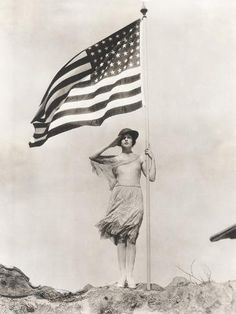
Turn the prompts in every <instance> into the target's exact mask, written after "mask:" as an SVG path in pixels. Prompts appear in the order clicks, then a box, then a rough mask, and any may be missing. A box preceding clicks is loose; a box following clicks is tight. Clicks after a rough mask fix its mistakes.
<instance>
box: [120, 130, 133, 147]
mask: <svg viewBox="0 0 236 314" xmlns="http://www.w3.org/2000/svg"><path fill="white" fill-rule="evenodd" d="M127 134H128V135H129V136H130V137H131V138H132V146H134V145H135V144H136V138H135V137H134V136H133V135H132V134H131V133H129V132H127V133H125V134H122V136H121V138H120V140H119V142H118V146H121V141H122V140H123V138H124V137H125V135H127Z"/></svg>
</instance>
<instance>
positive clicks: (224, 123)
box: [0, 0, 236, 291]
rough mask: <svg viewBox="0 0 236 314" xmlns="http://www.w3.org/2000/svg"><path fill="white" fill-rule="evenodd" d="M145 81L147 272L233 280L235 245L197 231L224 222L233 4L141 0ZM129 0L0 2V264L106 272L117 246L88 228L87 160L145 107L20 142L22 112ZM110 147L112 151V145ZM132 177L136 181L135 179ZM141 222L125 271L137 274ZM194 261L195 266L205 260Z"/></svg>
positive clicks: (104, 191) (235, 23)
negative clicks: (130, 268) (149, 168)
mask: <svg viewBox="0 0 236 314" xmlns="http://www.w3.org/2000/svg"><path fill="white" fill-rule="evenodd" d="M148 6H149V12H148V16H149V18H148V51H149V58H148V78H149V90H148V94H149V105H150V128H151V132H150V133H151V134H150V137H151V145H152V150H153V152H154V154H155V155H156V158H157V167H158V172H157V181H156V182H155V183H152V186H151V211H152V214H151V227H152V281H153V282H156V283H158V284H160V285H163V286H165V285H167V284H168V283H169V282H170V281H171V280H172V278H173V277H174V276H179V275H183V274H182V273H181V272H180V271H179V270H178V268H177V266H180V267H182V268H183V269H184V270H186V271H190V265H191V264H192V262H193V261H194V260H195V263H194V266H193V271H194V274H195V275H196V276H197V277H202V278H203V279H204V278H206V276H205V274H204V269H205V268H206V267H209V269H210V270H211V273H212V279H213V280H215V281H227V280H229V279H236V249H235V247H236V240H235V241H234V240H223V241H219V242H216V243H211V242H210V241H209V237H210V236H211V235H212V234H215V233H216V232H218V231H221V230H222V229H224V228H226V227H228V226H230V225H232V224H235V223H236V217H235V216H236V215H235V208H236V198H235V187H236V176H235V174H236V171H235V170H236V144H235V135H236V130H235V121H236V119H235V118H236V106H235V102H236V88H235V77H236V57H235V56H236V4H235V1H233V0H232V1H230V0H228V1H225V0H216V1H209V0H199V1H197V0H178V1H177V0H159V1H149V2H148ZM140 7H141V2H140V1H137V0H136V1H134V0H119V1H118V0H117V1H115V0H113V1H111V0H99V1H95V0H90V1H78V0H67V1H65V0H64V1H62V0H51V1H46V0H21V1H17V0H15V1H14V0H5V1H3V2H2V3H1V4H0V39H1V47H0V49H1V58H0V84H1V102H0V106H1V108H0V110H1V115H0V145H1V152H0V172H1V173H0V183H1V188H0V193H1V195H0V204H1V205H0V211H1V219H0V252H1V253H0V263H2V264H4V265H6V266H17V267H19V268H20V269H21V270H22V271H24V272H25V273H26V274H27V275H28V276H29V277H30V279H31V282H32V283H33V284H35V285H36V284H41V285H50V286H53V287H55V288H64V289H70V290H72V291H74V290H78V289H80V288H81V287H82V286H83V285H84V284H86V283H91V284H93V285H104V284H105V283H111V282H114V281H115V280H116V279H117V276H118V267H117V261H116V248H115V246H114V245H113V244H112V242H110V241H109V240H100V239H99V234H98V231H97V229H96V228H95V227H94V225H95V223H96V222H97V221H98V220H99V219H100V218H101V217H102V216H103V215H104V212H105V210H106V206H107V200H108V197H109V190H108V187H107V183H106V182H105V180H103V179H101V178H98V177H96V176H95V175H94V174H92V172H91V167H90V164H89V160H88V156H89V155H90V154H92V153H93V152H94V151H96V150H97V149H99V148H100V146H104V145H106V144H107V143H108V142H109V141H111V140H113V139H114V137H115V136H116V135H117V133H118V132H119V131H120V129H122V128H124V127H130V128H134V129H137V130H138V131H139V132H140V137H139V140H138V141H137V144H136V146H135V152H137V153H141V152H142V151H143V149H144V111H143V109H142V110H138V111H136V112H134V113H131V114H127V115H123V116H117V117H113V118H111V119H108V120H106V121H105V122H104V124H103V125H102V126H101V127H99V128H98V127H83V128H80V129H75V130H73V131H70V132H67V133H65V134H61V135H59V136H57V137H55V138H52V139H50V140H49V141H48V142H47V143H45V145H43V146H42V147H39V148H32V149H30V148H29V147H28V141H29V139H30V137H31V136H32V134H33V127H32V125H30V121H31V119H32V118H33V116H34V115H35V113H36V111H37V110H38V105H39V103H40V101H41V98H42V96H43V94H44V92H45V91H46V88H47V86H48V84H49V83H50V80H51V79H52V77H53V76H54V75H55V73H56V72H57V71H58V70H59V68H61V67H62V66H63V65H64V64H65V63H66V62H67V61H68V60H69V59H70V58H71V57H73V56H74V55H75V54H77V53H78V52H80V51H81V50H82V49H85V48H87V47H88V46H90V45H91V44H94V43H95V42H97V41H99V40H101V39H102V38H104V37H106V36H108V35H109V34H111V33H113V32H115V31H117V30H118V29H119V28H122V27H124V26H125V25H127V24H129V23H130V22H132V21H133V20H135V19H137V18H139V17H140V13H139V10H140ZM118 151H119V150H118V149H115V150H114V151H113V152H115V153H116V152H117V153H118ZM144 183H145V182H144V180H143V181H142V184H143V186H145V184H144ZM145 243H146V242H145V221H144V223H143V225H142V228H141V233H140V237H139V239H138V243H137V247H138V250H137V260H136V266H135V276H136V279H137V281H138V282H145V280H146V270H145V269H146V255H145V245H146V244H145ZM206 265H207V266H206Z"/></svg>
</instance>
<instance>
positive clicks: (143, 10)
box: [140, 7, 148, 17]
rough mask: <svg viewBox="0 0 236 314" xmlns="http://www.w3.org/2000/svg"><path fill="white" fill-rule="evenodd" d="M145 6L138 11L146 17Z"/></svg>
mask: <svg viewBox="0 0 236 314" xmlns="http://www.w3.org/2000/svg"><path fill="white" fill-rule="evenodd" d="M147 11H148V10H147V8H145V7H143V8H142V9H141V10H140V12H141V13H142V15H143V17H146V14H147Z"/></svg>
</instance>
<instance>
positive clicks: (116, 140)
mask: <svg viewBox="0 0 236 314" xmlns="http://www.w3.org/2000/svg"><path fill="white" fill-rule="evenodd" d="M120 138H121V137H120V136H117V138H116V139H115V140H114V141H112V142H111V144H109V145H108V147H115V146H117V145H118V144H119V142H120Z"/></svg>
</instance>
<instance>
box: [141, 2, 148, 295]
mask: <svg viewBox="0 0 236 314" xmlns="http://www.w3.org/2000/svg"><path fill="white" fill-rule="evenodd" d="M140 11H141V13H142V15H143V18H142V22H141V54H142V55H141V65H142V82H143V103H144V108H145V148H146V149H147V148H149V146H150V144H149V110H148V75H147V70H148V56H147V25H146V20H147V16H146V14H147V11H148V10H147V8H146V6H145V4H144V2H143V5H142V9H141V10H140ZM149 167H150V163H149V157H148V155H146V242H147V243H146V245H147V290H151V228H150V181H149Z"/></svg>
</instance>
